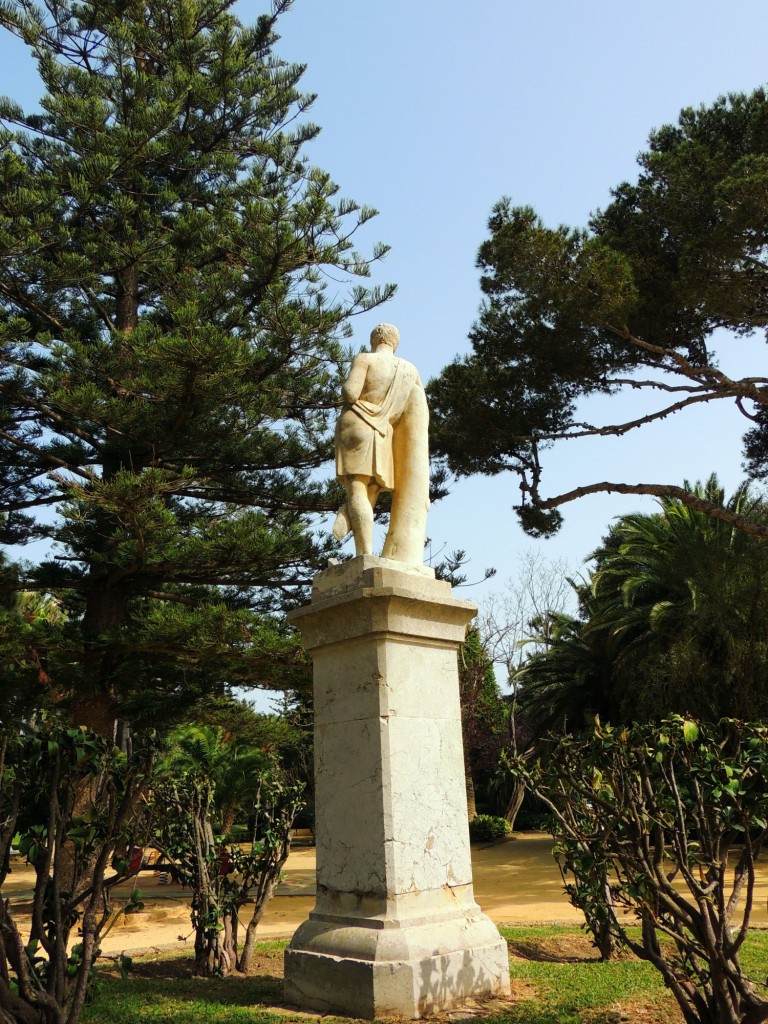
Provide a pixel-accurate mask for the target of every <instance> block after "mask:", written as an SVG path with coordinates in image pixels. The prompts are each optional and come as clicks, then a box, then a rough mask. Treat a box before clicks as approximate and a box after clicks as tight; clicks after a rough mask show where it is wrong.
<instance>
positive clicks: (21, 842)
mask: <svg viewBox="0 0 768 1024" xmlns="http://www.w3.org/2000/svg"><path fill="white" fill-rule="evenodd" d="M151 764H152V751H151V749H149V748H148V747H143V746H142V745H141V744H140V742H139V739H138V738H135V741H134V753H132V754H131V755H130V756H126V755H125V754H122V753H121V752H120V751H119V750H118V749H117V748H116V747H115V746H114V745H113V744H112V743H111V742H109V741H107V740H105V739H103V738H102V737H100V736H96V735H94V734H93V733H90V732H88V731H86V730H85V729H84V728H66V727H64V726H61V725H59V724H58V723H57V722H55V721H50V720H47V719H46V718H45V717H44V716H39V718H38V724H36V725H31V724H26V725H24V727H23V730H22V731H21V732H20V733H18V734H12V735H10V736H9V735H6V736H3V737H0V1021H3V1022H22V1024H62V1022H65V1021H66V1024H76V1022H77V1020H78V1018H79V1016H80V1014H81V1012H82V1010H83V1007H84V1005H85V1001H86V997H87V995H88V993H89V989H90V985H91V980H92V976H93V965H94V963H95V961H96V959H97V957H98V955H99V941H100V939H101V938H102V937H103V936H104V935H105V934H106V932H107V931H108V930H109V928H110V927H111V925H112V923H113V922H114V917H115V911H113V910H112V907H111V903H110V892H111V890H112V888H113V887H114V886H115V885H117V884H118V883H120V882H122V881H124V880H125V879H126V878H127V877H128V876H129V875H130V874H131V873H132V871H133V868H132V867H131V864H130V860H129V858H128V857H127V856H126V851H128V850H131V849H132V847H133V846H134V844H135V843H136V841H137V838H138V837H137V829H138V828H139V827H140V826H141V828H142V830H143V829H144V827H145V826H144V825H143V824H142V822H141V817H140V809H141V806H142V805H141V799H140V798H141V795H142V793H143V791H144V789H145V788H146V785H147V781H148V776H149V773H150V770H151ZM12 843H16V844H18V848H19V850H20V851H21V853H22V854H23V855H24V856H25V857H26V858H27V861H28V862H29V863H30V864H31V865H32V867H33V868H34V871H35V881H34V889H33V896H32V908H31V915H30V923H29V925H28V926H27V927H25V926H22V924H21V921H20V920H18V919H17V918H16V916H15V913H14V909H13V907H12V905H11V901H10V900H9V899H6V898H5V897H4V894H3V892H2V887H3V884H4V883H5V880H6V877H7V875H8V872H9V870H10V847H11V844H12ZM139 909H140V899H138V898H136V899H134V900H133V901H132V903H131V904H130V905H129V906H128V907H127V908H123V910H124V911H127V912H131V911H135V910H139ZM76 928H77V930H78V931H79V934H80V940H79V941H78V942H77V943H75V944H74V945H73V944H72V942H71V939H72V937H73V936H74V934H76V931H75V929H76Z"/></svg>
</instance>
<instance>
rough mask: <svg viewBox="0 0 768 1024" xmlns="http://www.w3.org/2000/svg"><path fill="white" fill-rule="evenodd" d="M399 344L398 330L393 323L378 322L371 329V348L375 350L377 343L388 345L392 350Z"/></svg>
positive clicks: (394, 350)
mask: <svg viewBox="0 0 768 1024" xmlns="http://www.w3.org/2000/svg"><path fill="white" fill-rule="evenodd" d="M399 344H400V331H398V329H397V328H396V327H395V325H394V324H379V325H378V326H376V327H374V328H373V330H372V331H371V348H372V349H373V351H374V352H375V351H376V349H377V348H378V347H379V345H388V346H389V348H391V349H392V351H393V352H396V351H397V346H398V345H399Z"/></svg>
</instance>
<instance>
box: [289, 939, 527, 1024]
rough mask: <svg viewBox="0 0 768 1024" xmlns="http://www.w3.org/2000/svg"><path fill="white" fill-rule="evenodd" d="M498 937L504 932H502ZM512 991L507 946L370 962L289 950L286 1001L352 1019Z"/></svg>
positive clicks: (426, 1009)
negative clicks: (510, 988) (510, 989)
mask: <svg viewBox="0 0 768 1024" xmlns="http://www.w3.org/2000/svg"><path fill="white" fill-rule="evenodd" d="M497 935H498V932H497ZM508 992H509V961H508V954H507V944H506V942H504V940H503V939H499V938H496V939H495V940H494V941H493V942H492V943H490V944H489V945H486V946H464V947H463V948H461V949H457V950H454V951H453V952H444V953H434V954H432V955H424V956H421V957H414V958H412V959H409V960H366V959H355V958H354V957H352V956H345V957H337V956H333V955H332V954H330V953H311V952H308V951H307V950H297V949H289V950H287V951H286V954H285V1000H286V1002H288V1003H291V1004H293V1005H295V1006H300V1007H302V1008H304V1009H307V1010H315V1011H317V1012H319V1013H334V1014H342V1015H345V1016H349V1017H364V1018H367V1019H372V1018H374V1017H387V1016H398V1017H411V1018H415V1017H425V1016H428V1015H430V1014H433V1013H437V1012H439V1011H442V1010H450V1009H452V1008H454V1007H458V1006H461V1005H462V1003H464V1002H466V1000H467V999H473V998H478V997H480V998H482V997H483V996H488V997H491V996H496V995H503V994H505V993H508Z"/></svg>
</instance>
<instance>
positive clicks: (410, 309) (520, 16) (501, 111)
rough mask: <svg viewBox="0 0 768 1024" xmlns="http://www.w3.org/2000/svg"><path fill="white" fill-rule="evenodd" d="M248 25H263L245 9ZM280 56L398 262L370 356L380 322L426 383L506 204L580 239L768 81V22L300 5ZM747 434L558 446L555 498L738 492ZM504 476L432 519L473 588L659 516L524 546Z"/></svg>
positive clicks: (735, 419)
mask: <svg viewBox="0 0 768 1024" xmlns="http://www.w3.org/2000/svg"><path fill="white" fill-rule="evenodd" d="M238 9H239V12H240V13H241V16H243V17H247V16H249V12H251V11H253V10H255V7H254V5H253V4H252V2H251V0H243V2H241V3H240V4H239V8H238ZM280 32H281V35H282V40H281V43H280V44H279V46H278V50H279V52H280V53H281V54H283V55H284V56H286V57H288V58H291V59H295V60H299V61H301V62H305V63H306V64H307V71H306V74H305V79H304V81H305V84H306V88H307V89H308V90H309V91H312V92H316V93H317V94H318V98H317V101H316V103H315V105H314V107H313V110H312V117H313V119H314V120H316V121H317V123H318V124H320V125H321V126H322V129H323V130H322V133H321V135H320V137H319V139H318V140H317V141H316V143H314V144H313V147H312V150H311V155H312V159H313V160H315V161H316V162H317V163H319V164H320V165H321V166H323V167H324V168H326V169H327V170H328V171H330V172H331V173H332V174H333V175H334V176H335V178H336V180H337V181H338V182H339V184H340V185H341V187H342V191H343V193H344V194H347V195H351V196H353V197H354V198H356V199H358V200H361V201H364V202H366V203H371V204H372V205H374V206H375V207H376V208H377V209H378V210H379V211H380V216H379V217H378V218H376V220H375V221H373V222H372V224H371V226H370V229H369V231H368V237H369V238H370V239H371V240H375V239H381V240H382V241H385V242H387V243H388V244H390V245H391V246H392V251H391V253H390V255H389V256H388V257H387V260H386V262H385V263H384V264H383V265H382V266H381V267H380V268H379V269H378V270H377V271H376V274H377V278H378V279H379V280H382V281H383V280H388V281H394V282H396V283H397V284H398V293H397V295H396V296H395V298H394V300H393V301H392V302H390V303H389V304H388V305H387V306H385V307H384V308H383V309H382V310H381V311H380V312H379V313H374V314H373V315H372V316H371V317H370V318H369V319H370V321H371V322H370V323H369V322H368V321H367V320H366V321H365V322H363V319H362V318H361V319H360V320H359V322H358V324H357V325H356V328H357V330H356V337H355V341H356V343H357V342H359V343H361V344H362V343H364V342H365V337H366V334H367V332H368V330H369V327H371V326H373V323H374V322H376V321H378V320H379V319H386V320H389V321H391V322H393V323H395V324H397V325H398V326H399V328H400V330H401V334H402V339H403V340H402V343H401V350H400V352H401V354H402V355H404V356H405V357H406V358H410V359H412V360H413V361H414V362H416V363H417V365H418V366H419V367H420V369H421V370H422V374H423V376H424V377H425V378H428V377H431V376H433V375H435V374H437V373H438V372H439V371H440V369H441V367H442V366H444V365H445V364H446V363H447V362H449V361H450V360H451V359H452V358H454V356H455V355H457V354H459V353H463V352H466V351H468V348H469V345H468V341H467V332H468V330H469V328H470V326H471V324H472V321H473V319H474V318H475V316H476V314H477V309H478V305H479V302H480V291H479V285H478V277H479V274H478V271H477V269H476V268H475V256H476V252H477V248H478V246H479V244H480V243H481V242H482V241H483V239H484V238H485V236H486V221H487V217H488V215H489V213H490V210H491V207H492V206H493V204H494V203H495V202H496V200H497V199H499V198H500V197H501V196H502V195H509V196H511V197H512V199H513V201H514V202H515V203H518V204H529V205H532V206H534V207H535V208H536V209H537V211H538V212H539V213H540V215H541V216H542V217H543V218H544V220H545V222H547V223H549V224H551V225H554V224H556V223H568V224H573V225H582V224H584V223H585V222H586V220H587V218H588V216H589V214H590V212H591V211H593V210H595V209H597V208H599V207H601V206H603V205H604V204H605V203H606V202H607V201H608V200H609V189H610V188H611V187H612V186H614V185H617V184H619V183H620V182H621V181H622V180H626V179H632V178H633V177H634V176H635V174H636V163H635V158H636V155H637V153H638V152H639V151H640V150H641V149H643V148H644V147H645V143H646V140H647V137H648V133H649V131H650V130H651V129H652V128H653V127H657V126H659V125H661V124H664V123H667V122H669V121H674V120H675V119H676V117H677V115H678V113H679V111H680V109H681V108H682V107H685V106H697V105H699V104H701V103H707V102H711V101H712V100H714V99H715V98H716V97H717V96H719V95H721V94H723V93H727V92H731V91H749V90H751V89H753V88H755V87H756V86H758V85H760V84H762V83H763V82H765V80H766V77H768V76H767V75H766V70H767V69H766V58H765V44H766V39H768V5H766V4H765V3H764V2H762V0H761V2H753V0H734V2H732V3H728V4H726V3H723V2H721V3H712V4H709V5H703V4H701V3H698V2H692V0H673V2H664V3H662V2H660V0H646V2H645V3H643V4H629V3H621V2H616V0H614V2H605V0H581V2H579V3H576V2H573V0H571V2H568V0H537V2H535V3H534V2H531V0H528V2H524V0H484V2H482V3H478V4H473V5H469V4H467V3H466V2H459V0H386V2H385V0H297V2H296V4H295V5H294V7H293V8H292V9H291V11H289V12H288V13H287V14H286V15H285V16H284V17H283V19H282V24H281V27H280ZM724 342H725V345H724V348H723V350H722V353H721V355H720V359H721V365H722V366H723V368H724V369H727V370H730V371H732V372H734V373H747V372H750V373H758V372H759V373H762V372H764V370H763V366H764V360H765V349H764V347H763V346H764V342H763V341H762V339H755V340H752V341H744V340H734V339H730V338H726V339H724ZM642 408H643V404H641V402H640V401H639V400H637V399H634V400H633V401H632V402H631V404H630V401H629V400H627V401H625V402H624V404H623V406H622V407H621V408H620V409H619V408H617V407H616V405H615V403H614V402H613V401H612V400H605V399H600V400H595V401H592V402H590V403H589V405H588V407H587V408H586V410H585V415H587V416H588V417H589V418H590V419H591V420H593V421H596V422H614V421H616V420H622V419H624V418H626V415H627V414H628V413H632V414H634V413H635V412H636V411H638V412H639V411H640V410H641V409H642ZM744 422H745V421H744V420H743V418H742V417H740V416H739V414H738V413H737V412H736V411H735V409H734V408H733V407H732V406H729V407H726V406H725V405H722V406H720V405H717V404H715V405H713V406H712V407H711V408H709V409H700V410H696V411H693V410H692V411H690V412H689V413H686V414H684V415H682V416H678V417H677V418H676V419H675V420H673V421H666V422H664V423H663V424H660V425H659V426H656V427H654V428H645V429H644V430H642V431H639V432H636V433H635V434H634V435H632V436H628V437H625V438H623V439H621V440H611V439H597V440H589V441H570V442H563V443H562V444H561V445H560V446H559V447H556V448H555V449H554V450H552V451H551V452H550V453H549V455H548V458H547V460H546V463H545V476H544V492H545V493H549V494H555V493H561V492H562V491H565V490H568V489H570V488H571V487H574V486H578V485H579V484H581V483H587V482H593V481H598V480H615V481H625V482H630V483H636V482H668V483H682V480H683V478H685V477H687V478H688V479H692V480H693V479H703V478H705V477H706V476H708V475H709V473H710V472H711V471H712V470H716V471H717V472H718V474H719V476H720V478H721V480H722V482H723V483H724V484H725V485H726V486H727V487H728V488H729V489H732V488H733V487H735V485H736V484H737V483H738V481H739V480H740V478H741V452H740V444H739V439H740V436H741V433H742V430H743V428H744ZM517 487H518V483H517V478H516V477H513V476H512V475H505V476H499V477H496V478H494V479H486V478H482V477H474V478H472V479H470V480H464V481H462V482H461V483H460V484H459V485H458V486H457V487H456V488H455V489H454V490H453V492H452V494H451V495H450V496H449V497H448V498H447V499H445V500H444V501H443V502H441V503H439V504H438V505H436V506H435V507H434V508H433V510H432V512H431V515H430V521H429V527H428V532H429V534H430V536H431V538H432V539H433V541H434V545H435V547H439V546H440V545H442V544H447V546H448V547H449V548H456V547H461V548H465V549H466V550H467V552H468V554H469V555H470V556H471V558H472V564H471V566H470V577H471V578H477V576H479V575H481V571H482V569H483V567H484V566H486V565H493V566H495V567H496V568H497V570H498V576H497V578H496V580H494V581H490V582H489V583H488V584H485V585H484V586H482V587H477V588H474V589H473V590H472V591H469V592H468V593H466V596H467V597H472V599H482V595H483V593H484V592H485V591H486V590H488V589H498V588H499V587H500V585H501V584H502V583H503V581H504V580H505V579H506V578H508V577H510V576H512V575H513V574H514V571H515V565H516V560H517V557H518V553H519V552H520V551H521V550H524V549H526V548H532V547H537V548H539V547H540V548H541V549H542V550H543V551H544V553H545V554H546V555H547V556H549V557H552V558H557V557H565V558H566V559H568V560H569V561H571V562H572V563H574V564H578V563H579V562H580V561H581V560H582V559H583V558H584V557H585V556H586V555H588V554H589V552H590V551H591V550H593V549H594V548H595V547H596V546H597V544H598V543H599V541H600V538H601V537H602V536H603V535H604V532H605V528H606V526H607V524H608V523H609V521H610V520H611V518H612V517H614V516H616V515H619V514H621V513H622V512H625V511H630V510H634V509H643V508H644V509H647V510H651V509H652V508H654V503H653V500H652V499H641V498H638V497H632V496H629V497H621V496H609V495H606V496H594V497H590V498H586V499H582V500H581V501H580V502H577V503H573V504H571V505H568V506H565V507H563V509H562V511H563V512H564V514H565V518H566V521H565V526H564V527H563V529H562V530H561V532H560V534H559V535H558V536H557V537H555V538H553V539H551V540H547V541H538V542H537V541H534V540H532V539H530V538H528V537H526V536H525V535H524V534H523V532H522V530H521V529H520V528H519V526H518V525H517V520H516V518H515V517H514V515H513V514H512V513H511V511H510V506H511V505H512V503H513V501H514V500H515V497H516V495H517V493H518V490H517Z"/></svg>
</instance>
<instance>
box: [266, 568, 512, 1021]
mask: <svg viewBox="0 0 768 1024" xmlns="http://www.w3.org/2000/svg"><path fill="white" fill-rule="evenodd" d="M474 611H475V609H474V606H473V605H472V604H470V603H469V602H468V601H460V600H456V599H454V598H453V597H451V590H450V587H449V585H448V584H447V583H443V582H439V581H436V580H435V579H434V575H433V573H432V571H431V570H427V569H420V568H411V567H409V566H406V565H404V564H403V563H399V562H394V561H390V560H388V559H383V558H376V557H373V556H370V555H362V556H359V557H357V558H355V559H353V560H352V561H351V562H346V563H344V564H343V565H338V566H332V567H331V568H329V569H328V570H326V571H325V572H323V573H321V574H319V575H318V577H317V578H316V580H315V586H314V589H313V594H312V603H311V604H310V605H308V606H306V607H305V608H302V609H299V610H298V611H296V612H294V613H292V615H291V621H292V622H293V624H294V625H295V626H296V627H297V628H298V629H299V630H300V631H301V633H302V635H303V637H304V642H305V645H306V647H307V649H308V650H309V651H310V653H311V655H312V659H313V662H314V688H315V779H316V793H315V801H316V803H315V806H316V822H317V825H316V829H317V833H316V836H317V903H316V906H315V909H314V910H313V911H312V913H311V914H310V916H309V920H307V921H305V923H304V924H303V925H301V927H300V928H299V929H298V930H297V932H296V934H295V935H294V937H293V940H292V942H291V945H290V947H289V948H288V950H287V951H286V954H285V998H286V1001H287V1002H289V1003H292V1004H294V1005H297V1006H300V1007H302V1008H305V1009H309V1010H318V1011H320V1012H323V1013H338V1014H346V1015H349V1016H354V1017H366V1018H373V1017H380V1016H387V1015H398V1016H406V1017H419V1016H422V1015H425V1014H430V1013H433V1012H435V1011H438V1010H445V1009H449V1008H451V1007H454V1006H459V1005H461V1003H462V1002H463V1001H464V1000H466V999H468V998H471V997H477V996H492V995H500V994H503V993H505V992H507V991H508V990H509V966H508V959H507V949H506V943H505V942H504V941H503V939H502V938H501V937H500V935H499V933H498V930H497V929H496V926H495V925H494V924H493V922H492V921H491V920H490V919H489V918H488V917H486V916H485V914H483V913H482V912H481V911H480V908H479V907H478V906H477V904H476V903H475V900H474V895H473V891H472V866H471V862H470V854H469V833H468V829H467V804H466V791H465V781H464V761H463V754H462V739H461V718H460V710H459V689H458V671H457V658H456V651H457V648H458V646H459V644H460V643H461V642H462V640H463V639H464V633H465V629H466V625H467V623H468V621H469V620H470V618H471V617H472V615H473V614H474Z"/></svg>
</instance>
